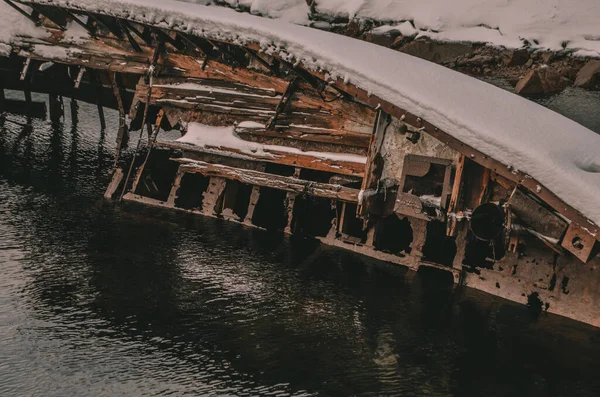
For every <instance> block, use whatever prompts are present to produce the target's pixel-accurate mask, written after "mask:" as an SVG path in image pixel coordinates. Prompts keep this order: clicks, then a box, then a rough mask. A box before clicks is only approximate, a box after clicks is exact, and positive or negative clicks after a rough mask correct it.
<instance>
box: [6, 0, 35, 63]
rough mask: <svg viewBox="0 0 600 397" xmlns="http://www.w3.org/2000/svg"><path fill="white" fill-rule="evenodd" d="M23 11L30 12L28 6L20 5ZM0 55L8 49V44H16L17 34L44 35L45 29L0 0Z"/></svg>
mask: <svg viewBox="0 0 600 397" xmlns="http://www.w3.org/2000/svg"><path fill="white" fill-rule="evenodd" d="M21 7H22V8H23V10H24V11H27V12H31V9H30V8H29V7H25V6H21ZM0 13H1V14H0V15H2V23H0V43H3V44H0V55H3V54H4V53H6V51H10V50H8V49H7V47H8V45H9V44H18V43H19V36H28V37H36V38H39V37H44V36H45V35H46V31H45V30H44V29H40V28H37V27H36V26H35V25H34V24H33V23H32V22H31V21H30V20H29V19H27V18H25V17H24V16H23V15H21V14H19V12H18V11H17V10H14V9H13V8H11V7H10V6H9V5H8V4H6V3H4V2H0Z"/></svg>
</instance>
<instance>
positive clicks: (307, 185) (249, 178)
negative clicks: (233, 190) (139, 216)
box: [171, 158, 359, 203]
mask: <svg viewBox="0 0 600 397" xmlns="http://www.w3.org/2000/svg"><path fill="white" fill-rule="evenodd" d="M171 160H174V161H177V162H178V163H181V164H182V165H181V169H182V170H183V171H185V172H189V173H199V174H202V175H204V176H209V177H219V178H224V179H228V180H235V181H238V182H242V183H245V184H248V185H253V186H263V187H269V188H273V189H278V190H284V191H287V192H292V193H296V194H307V195H310V196H316V197H324V198H329V199H335V200H340V201H344V202H350V203H356V202H358V193H359V190H358V189H351V188H348V187H344V186H341V185H331V184H328V183H319V182H313V181H306V180H303V179H298V178H295V177H287V176H281V175H275V174H269V173H266V172H260V171H254V170H247V169H241V168H235V167H230V166H226V165H221V164H210V163H206V162H204V161H197V160H191V159H186V158H183V159H181V158H176V159H171Z"/></svg>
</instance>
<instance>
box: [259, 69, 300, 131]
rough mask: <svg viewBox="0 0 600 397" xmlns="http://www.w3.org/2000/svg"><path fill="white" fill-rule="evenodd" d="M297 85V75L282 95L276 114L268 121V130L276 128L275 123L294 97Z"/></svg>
mask: <svg viewBox="0 0 600 397" xmlns="http://www.w3.org/2000/svg"><path fill="white" fill-rule="evenodd" d="M297 87H298V77H297V76H296V77H294V78H293V79H292V81H290V83H289V84H288V86H287V88H286V89H285V92H284V93H283V95H282V96H281V100H280V101H279V103H278V104H277V108H275V114H274V115H273V117H271V119H270V120H269V122H268V123H267V129H268V130H272V129H273V128H275V125H276V124H277V119H278V118H279V115H280V114H281V112H283V111H284V110H285V107H286V106H287V104H288V103H289V102H290V100H291V99H292V96H293V95H294V92H295V91H296V88H297Z"/></svg>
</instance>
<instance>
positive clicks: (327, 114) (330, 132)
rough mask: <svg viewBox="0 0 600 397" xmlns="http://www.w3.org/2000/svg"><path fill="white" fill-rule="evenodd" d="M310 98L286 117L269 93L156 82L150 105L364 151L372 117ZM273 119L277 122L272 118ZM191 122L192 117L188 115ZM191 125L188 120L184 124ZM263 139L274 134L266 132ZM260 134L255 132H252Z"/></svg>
mask: <svg viewBox="0 0 600 397" xmlns="http://www.w3.org/2000/svg"><path fill="white" fill-rule="evenodd" d="M182 82H187V83H194V84H196V87H194V88H193V89H192V87H189V86H187V88H180V87H178V86H177V85H176V84H177V83H182ZM310 94H311V93H310V92H302V91H298V92H296V94H295V95H294V100H291V101H289V102H285V103H287V106H286V108H285V112H281V109H280V112H279V113H278V111H277V108H278V106H279V105H280V103H281V101H282V99H283V98H285V95H281V94H279V93H277V92H276V91H274V90H273V89H271V88H263V87H259V86H255V85H248V84H243V83H239V82H228V81H225V80H215V79H193V80H188V81H184V80H181V79H175V80H174V79H155V85H154V87H153V90H152V95H151V96H150V103H151V104H155V105H156V104H158V105H169V106H172V107H179V108H182V109H186V110H189V111H193V112H196V111H201V112H211V113H216V114H222V115H224V117H226V118H227V119H228V120H229V122H230V123H231V124H233V122H242V121H248V120H251V121H257V122H259V123H261V124H263V125H269V124H270V123H273V121H274V124H273V125H272V129H274V130H275V131H277V133H279V136H283V137H285V136H289V132H288V130H291V131H292V132H296V136H295V139H307V140H314V141H316V142H318V141H328V142H331V143H339V144H344V145H350V146H360V147H367V145H368V139H369V136H370V132H371V131H370V130H368V129H367V127H366V124H364V122H365V121H364V120H367V121H368V120H371V119H372V113H371V112H370V111H367V110H366V109H364V108H361V107H360V106H359V105H356V104H353V103H351V102H341V101H340V103H319V102H318V101H317V100H316V99H315V98H313V97H311V95H310ZM146 97H147V87H146V86H145V85H144V84H143V83H142V84H138V86H137V87H136V96H135V98H136V100H139V101H140V102H144V103H145V102H146ZM275 114H278V116H277V117H276V118H275V117H274V116H275ZM190 118H193V116H192V115H191V114H190ZM188 121H189V120H188ZM265 130H266V132H265V134H264V135H268V134H269V133H273V131H268V130H269V128H267V127H265ZM249 132H254V133H260V130H258V131H250V130H249Z"/></svg>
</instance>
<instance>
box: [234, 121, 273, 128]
mask: <svg viewBox="0 0 600 397" xmlns="http://www.w3.org/2000/svg"><path fill="white" fill-rule="evenodd" d="M237 126H238V127H240V128H252V129H262V128H266V126H265V125H264V124H262V123H258V122H256V121H242V122H241V123H239V124H238V125H237Z"/></svg>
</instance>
